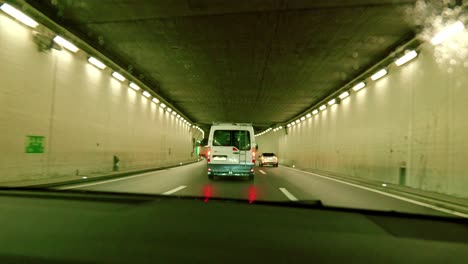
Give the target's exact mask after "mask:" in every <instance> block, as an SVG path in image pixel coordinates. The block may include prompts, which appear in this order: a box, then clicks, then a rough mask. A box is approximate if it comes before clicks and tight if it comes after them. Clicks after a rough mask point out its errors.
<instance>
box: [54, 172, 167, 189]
mask: <svg viewBox="0 0 468 264" xmlns="http://www.w3.org/2000/svg"><path fill="white" fill-rule="evenodd" d="M163 171H167V170H159V171H153V172H147V173H142V174H138V175H133V176H128V177H124V178H118V179H113V180H107V181H99V182H93V183H85V184H78V185H73V186H69V187H58V188H55V189H58V190H67V189H75V188H81V187H86V186H93V185H98V184H104V183H109V182H116V181H123V180H128V179H132V178H137V177H141V176H146V175H148V174H154V173H159V172H163Z"/></svg>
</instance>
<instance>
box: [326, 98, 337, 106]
mask: <svg viewBox="0 0 468 264" xmlns="http://www.w3.org/2000/svg"><path fill="white" fill-rule="evenodd" d="M334 104H336V99H331V100H330V101H328V105H334Z"/></svg>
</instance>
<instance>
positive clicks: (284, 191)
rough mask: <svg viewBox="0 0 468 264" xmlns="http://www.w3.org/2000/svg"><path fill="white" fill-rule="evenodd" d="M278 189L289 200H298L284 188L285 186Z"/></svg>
mask: <svg viewBox="0 0 468 264" xmlns="http://www.w3.org/2000/svg"><path fill="white" fill-rule="evenodd" d="M279 190H280V191H281V192H282V193H283V194H284V195H285V196H286V197H288V199H289V200H291V201H294V202H296V201H299V199H297V198H296V197H295V196H294V195H292V194H291V193H290V192H289V191H288V190H286V188H279Z"/></svg>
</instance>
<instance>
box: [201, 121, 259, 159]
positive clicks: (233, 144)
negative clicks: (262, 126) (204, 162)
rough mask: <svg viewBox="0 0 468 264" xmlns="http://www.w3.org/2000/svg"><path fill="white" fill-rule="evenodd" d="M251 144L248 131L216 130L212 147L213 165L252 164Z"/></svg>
mask: <svg viewBox="0 0 468 264" xmlns="http://www.w3.org/2000/svg"><path fill="white" fill-rule="evenodd" d="M250 151H251V142H250V132H249V131H248V130H227V129H216V130H215V131H214V132H213V143H212V147H211V162H210V163H212V164H250V163H251V153H250Z"/></svg>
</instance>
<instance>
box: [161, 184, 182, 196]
mask: <svg viewBox="0 0 468 264" xmlns="http://www.w3.org/2000/svg"><path fill="white" fill-rule="evenodd" d="M186 187H187V186H185V185H182V186H179V187H177V188H175V189H172V190H170V191H167V192H165V193H163V194H164V195H169V194H173V193H175V192H178V191H180V190H182V189H184V188H186Z"/></svg>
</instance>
